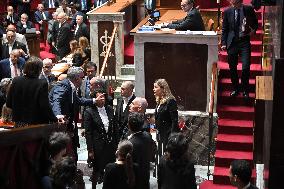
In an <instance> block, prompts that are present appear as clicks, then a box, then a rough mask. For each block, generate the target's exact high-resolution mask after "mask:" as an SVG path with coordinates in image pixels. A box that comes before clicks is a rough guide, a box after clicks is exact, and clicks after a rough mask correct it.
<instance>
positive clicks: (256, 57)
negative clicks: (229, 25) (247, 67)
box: [219, 51, 262, 64]
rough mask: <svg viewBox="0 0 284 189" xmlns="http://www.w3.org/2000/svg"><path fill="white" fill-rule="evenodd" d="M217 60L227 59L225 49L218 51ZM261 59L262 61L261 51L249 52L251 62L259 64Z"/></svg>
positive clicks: (224, 60)
mask: <svg viewBox="0 0 284 189" xmlns="http://www.w3.org/2000/svg"><path fill="white" fill-rule="evenodd" d="M219 61H223V62H227V61H228V53H227V51H220V52H219ZM261 61H262V53H261V52H251V63H253V64H261ZM239 62H241V57H240V56H239Z"/></svg>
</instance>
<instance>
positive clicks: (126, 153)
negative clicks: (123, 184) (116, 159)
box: [117, 140, 135, 188]
mask: <svg viewBox="0 0 284 189" xmlns="http://www.w3.org/2000/svg"><path fill="white" fill-rule="evenodd" d="M117 150H118V153H119V155H120V156H121V157H122V158H123V159H124V160H125V171H126V175H127V178H128V180H127V183H128V185H129V187H130V188H132V187H133V186H134V185H135V174H134V171H133V161H132V156H131V154H132V151H133V145H132V143H131V142H130V141H128V140H122V141H121V142H119V144H118V148H117Z"/></svg>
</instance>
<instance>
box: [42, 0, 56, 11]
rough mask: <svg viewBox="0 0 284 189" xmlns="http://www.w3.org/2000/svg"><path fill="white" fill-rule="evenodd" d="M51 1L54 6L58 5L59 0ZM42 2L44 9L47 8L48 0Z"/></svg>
mask: <svg viewBox="0 0 284 189" xmlns="http://www.w3.org/2000/svg"><path fill="white" fill-rule="evenodd" d="M53 2H54V6H55V7H59V0H53ZM42 4H43V6H44V7H45V8H46V9H48V8H49V0H43V1H42Z"/></svg>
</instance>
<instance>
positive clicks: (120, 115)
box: [115, 94, 136, 138]
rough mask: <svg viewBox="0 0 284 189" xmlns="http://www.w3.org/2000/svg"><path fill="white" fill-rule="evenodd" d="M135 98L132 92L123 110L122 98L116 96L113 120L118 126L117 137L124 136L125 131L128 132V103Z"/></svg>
mask: <svg viewBox="0 0 284 189" xmlns="http://www.w3.org/2000/svg"><path fill="white" fill-rule="evenodd" d="M135 98H136V96H135V95H134V94H133V95H132V98H131V99H130V100H129V101H128V104H127V105H126V108H125V110H124V111H123V103H124V101H123V98H122V97H119V98H117V106H116V110H115V120H116V123H117V125H118V128H119V133H118V134H119V137H120V138H121V137H124V135H126V133H127V132H128V126H127V123H128V115H129V105H130V104H131V102H132V101H133V100H134V99H135Z"/></svg>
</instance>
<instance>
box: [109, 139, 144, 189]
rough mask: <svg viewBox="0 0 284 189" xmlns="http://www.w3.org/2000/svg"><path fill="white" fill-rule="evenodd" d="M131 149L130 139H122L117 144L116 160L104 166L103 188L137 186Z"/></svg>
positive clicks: (136, 169)
mask: <svg viewBox="0 0 284 189" xmlns="http://www.w3.org/2000/svg"><path fill="white" fill-rule="evenodd" d="M132 150H133V145H132V143H131V142H130V141H127V140H124V141H121V142H120V143H119V144H118V148H117V151H116V156H117V159H116V162H115V163H109V164H107V166H106V168H105V175H104V185H103V189H114V188H118V189H131V188H133V189H134V188H138V186H137V185H136V183H138V182H137V179H139V176H138V175H137V174H138V165H137V164H133V162H132V157H131V153H132Z"/></svg>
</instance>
